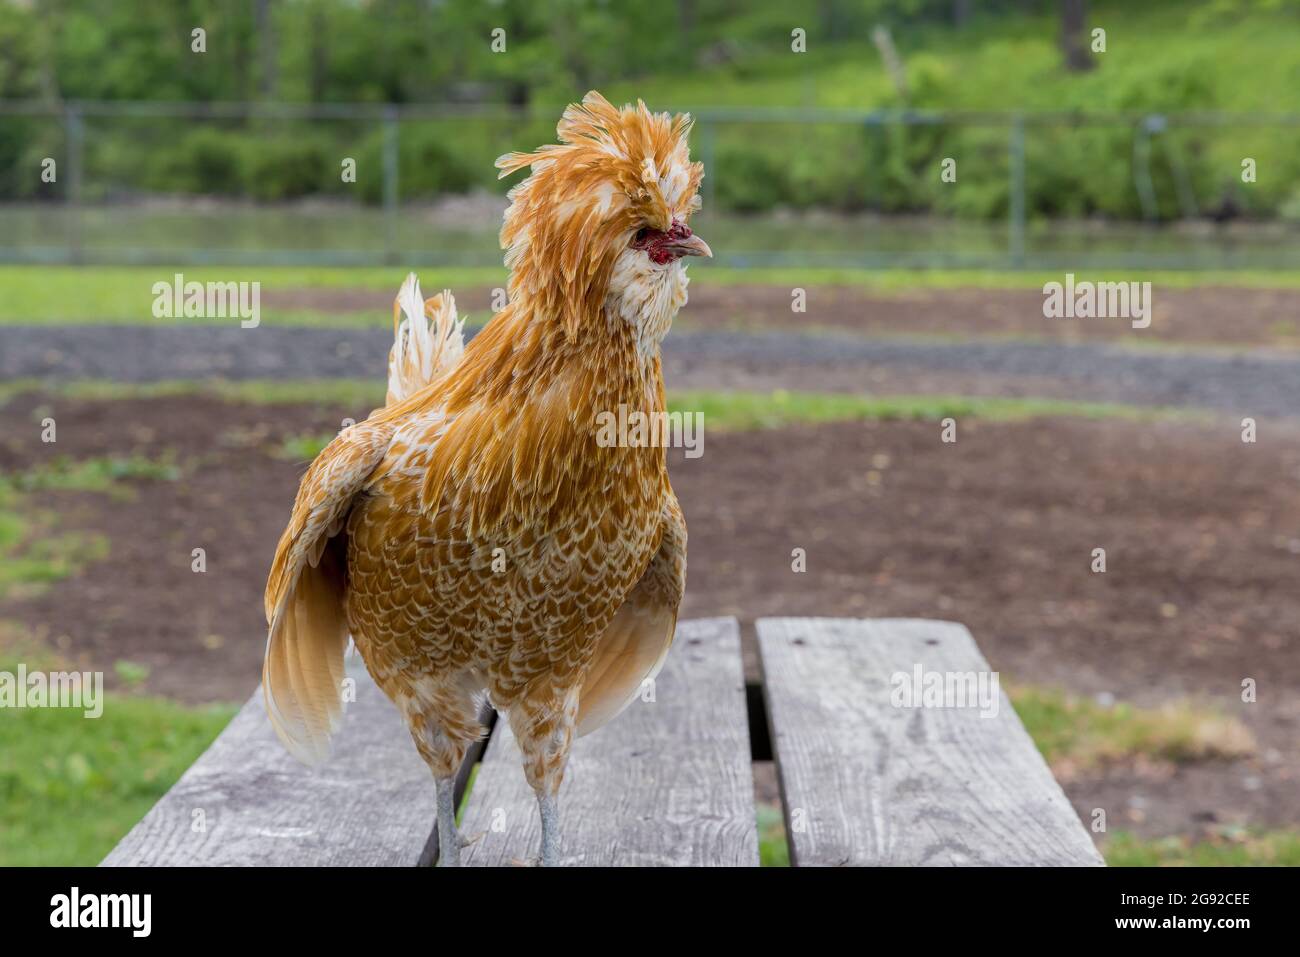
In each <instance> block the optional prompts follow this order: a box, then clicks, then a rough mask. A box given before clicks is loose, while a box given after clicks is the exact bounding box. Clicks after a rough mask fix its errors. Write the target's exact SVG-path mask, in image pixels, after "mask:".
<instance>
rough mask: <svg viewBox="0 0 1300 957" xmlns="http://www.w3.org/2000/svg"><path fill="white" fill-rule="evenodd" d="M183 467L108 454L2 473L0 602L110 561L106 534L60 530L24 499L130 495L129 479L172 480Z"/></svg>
mask: <svg viewBox="0 0 1300 957" xmlns="http://www.w3.org/2000/svg"><path fill="white" fill-rule="evenodd" d="M180 474H181V473H180V469H179V468H178V467H177V466H176V464H175V462H174V461H173V460H172V459H171V457H170V456H165V457H163V458H162V459H149V458H145V457H143V456H126V457H123V456H108V457H102V458H91V459H83V460H81V461H72V460H70V459H67V458H63V457H60V458H57V459H55V460H53V461H51V462H49V463H46V464H43V465H40V466H37V467H36V468H32V469H28V470H27V471H24V472H10V473H7V474H2V475H0V598H12V597H15V596H22V595H32V594H36V593H39V592H41V591H42V590H44V589H45V588H46V587H48V586H49V584H50V583H52V582H56V581H59V580H61V579H64V578H67V577H68V576H69V575H72V574H73V573H75V572H76V571H77V569H79V568H81V567H83V566H84V565H87V564H89V563H91V562H96V561H101V560H102V559H104V558H107V557H108V552H109V543H108V539H107V538H105V537H104V536H103V535H95V534H87V533H84V532H76V531H65V532H60V531H59V530H58V516H57V515H56V514H55V513H54V512H53V511H51V510H49V509H34V508H32V507H31V505H30V503H29V502H27V501H26V500H25V499H24V496H25V495H27V494H30V493H33V492H48V491H56V492H69V491H78V492H98V493H102V494H108V495H113V496H119V497H120V496H127V495H130V494H131V491H130V489H129V487H127V486H124V485H123V484H122V482H124V481H126V480H130V479H162V480H166V481H174V480H175V479H177V478H179V477H180Z"/></svg>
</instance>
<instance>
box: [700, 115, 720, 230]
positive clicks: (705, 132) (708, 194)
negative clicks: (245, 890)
mask: <svg viewBox="0 0 1300 957" xmlns="http://www.w3.org/2000/svg"><path fill="white" fill-rule="evenodd" d="M713 145H714V138H713V121H712V120H705V121H704V124H703V126H702V128H701V129H700V158H701V160H702V162H703V163H704V208H705V209H706V210H707V211H708V213H707V215H709V216H717V215H718V211H717V210H716V209H714V208H713V197H714V192H715V191H714V188H713V184H714V183H715V182H717V179H718V171H717V170H716V169H715V168H714V165H713V164H714V160H715V158H716V154H715V151H714V148H713Z"/></svg>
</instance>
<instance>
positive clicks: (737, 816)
mask: <svg viewBox="0 0 1300 957" xmlns="http://www.w3.org/2000/svg"><path fill="white" fill-rule="evenodd" d="M654 691H655V700H654V701H653V702H648V701H636V702H633V704H632V705H631V706H630V707H629V708H628V709H627V710H626V711H625V712H623V714H621V715H619V716H618V717H617V718H615V719H614V720H613V721H611V722H610V723H609V724H608V725H606V726H605V727H603V728H600V729H598V730H597V731H595V732H594V733H592V734H590V735H588V736H586V737H584V738H579V739H578V740H577V741H575V742H574V745H573V749H572V751H571V753H570V757H569V764H568V769H567V771H566V773H565V777H564V783H563V785H562V786H561V788H560V796H559V806H560V835H561V839H560V852H561V859H562V860H563V863H565V864H566V865H579V864H580V865H592V866H608V865H641V866H655V865H744V866H756V865H757V864H758V836H757V832H756V826H755V819H754V782H753V775H752V772H751V768H750V753H749V726H748V721H747V717H746V711H745V687H744V675H743V672H742V670H741V659H740V634H739V630H738V627H737V624H736V621H735V619H733V618H715V619H702V620H697V621H688V622H682V623H680V624H679V625H678V628H677V636H676V640H675V642H674V644H673V647H672V650H671V651H670V652H669V653H668V659H667V661H666V663H665V664H664V667H663V670H662V671H661V672H660V673H659V676H658V678H657V679H656V681H655V687H654ZM461 832H462V833H463V834H464V835H466V836H467V837H472V836H474V835H476V834H482V837H481V838H480V839H479V840H478V842H477V843H476V844H474V845H472V846H471V847H469V848H468V849H467V850H466V853H465V861H466V863H468V864H476V865H506V864H510V863H512V862H513V861H516V860H521V859H527V858H532V857H535V856H536V855H537V854H538V853H539V849H540V847H541V825H540V822H539V820H538V816H537V803H536V799H535V797H534V795H533V792H532V789H531V788H529V787H528V784H527V783H526V782H525V780H524V773H523V769H522V767H521V766H520V758H519V748H518V747H517V745H516V744H515V741H514V738H513V737H512V736H511V734H510V731H509V727H508V723H507V722H506V721H504V720H501V721H498V722H497V726H496V730H495V731H494V732H493V736H492V741H491V743H490V744H489V745H488V749H487V753H486V755H485V757H484V760H483V763H482V764H481V765H480V767H479V772H478V776H477V778H476V779H475V782H474V786H473V788H472V790H471V792H470V795H469V803H468V806H467V807H466V811H465V815H464V821H463V823H462V827H461Z"/></svg>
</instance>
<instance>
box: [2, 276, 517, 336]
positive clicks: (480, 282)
mask: <svg viewBox="0 0 1300 957" xmlns="http://www.w3.org/2000/svg"><path fill="white" fill-rule="evenodd" d="M407 271H408V270H405V269H401V268H397V267H391V268H390V267H360V268H343V267H339V268H331V267H292V266H256V267H250V266H183V267H182V266H174V267H173V266H87V267H78V266H27V265H23V266H18V265H5V266H0V324H27V323H32V324H37V325H45V324H51V325H59V324H78V325H82V324H87V323H90V324H102V323H108V324H113V323H136V324H140V325H155V324H156V325H193V324H217V325H222V324H224V325H230V324H237V323H238V320H237V319H156V318H154V315H153V301H154V294H153V284H154V283H156V282H169V283H170V282H172V279H173V276H174V275H175V274H176V273H178V272H179V273H182V274H183V275H184V276H185V281H186V282H201V283H207V282H259V283H261V289H262V294H263V295H266V294H267V293H270V292H272V291H280V290H292V289H322V288H325V289H328V288H361V289H374V290H375V293H376V295H375V311H374V314H373V315H371V316H369V317H368V318H367V317H366V316H365V315H364V314H362V313H357V314H355V315H351V316H350V315H349V314H347V313H344V314H338V315H339V316H341V319H340V324H343V325H348V324H351V322H352V321H356V322H358V323H364V324H370V323H373V324H374V325H376V326H378V327H387V326H391V324H392V321H393V320H392V313H391V309H392V300H393V296H395V295H396V294H397V290H398V289H399V288H400V287H401V285H402V280H403V279H405V278H406V273H407ZM505 275H506V274H505V269H504V268H489V269H480V268H460V269H424V270H421V276H420V281H421V283H422V284H423V286H424V287H425V288H426V289H444V288H447V289H452V290H455V289H457V288H461V289H463V288H469V287H481V286H496V285H502V284H504V281H505ZM260 312H261V321H262V322H263V323H270V324H277V323H284V324H289V325H295V324H323V323H329V322H332V321H333V318H337V317H338V316H335V317H331V316H329V314H326V313H323V312H318V311H316V310H304V309H299V308H286V309H276V308H272V307H269V306H265V305H263V306H262V307H261V309H260Z"/></svg>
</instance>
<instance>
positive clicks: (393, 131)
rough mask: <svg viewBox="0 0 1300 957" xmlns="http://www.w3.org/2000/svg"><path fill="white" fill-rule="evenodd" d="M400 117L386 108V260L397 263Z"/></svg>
mask: <svg viewBox="0 0 1300 957" xmlns="http://www.w3.org/2000/svg"><path fill="white" fill-rule="evenodd" d="M398 136H399V127H398V115H397V108H396V107H394V106H392V105H389V106H386V107H385V108H384V260H385V261H386V262H388V263H389V264H390V265H391V264H394V263H396V262H397V258H398V256H397V187H398V181H397V177H398V172H399V166H398Z"/></svg>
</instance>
